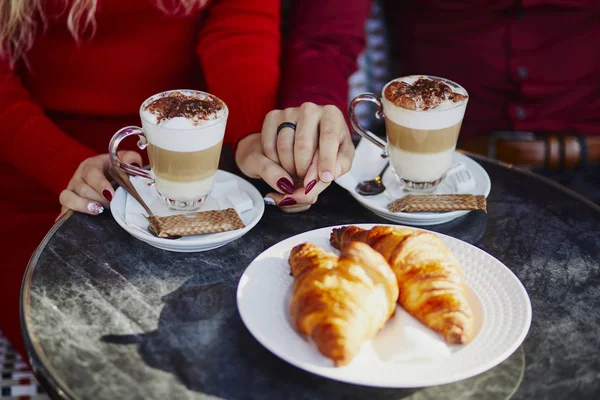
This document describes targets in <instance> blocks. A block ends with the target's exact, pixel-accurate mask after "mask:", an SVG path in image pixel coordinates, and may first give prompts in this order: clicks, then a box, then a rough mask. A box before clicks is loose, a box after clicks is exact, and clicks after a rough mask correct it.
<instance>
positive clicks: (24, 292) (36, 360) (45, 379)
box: [19, 150, 600, 400]
mask: <svg viewBox="0 0 600 400" xmlns="http://www.w3.org/2000/svg"><path fill="white" fill-rule="evenodd" d="M457 151H460V152H461V153H463V154H465V155H467V156H469V157H471V158H473V159H475V160H481V161H485V162H488V163H491V164H495V165H498V166H501V167H504V168H507V169H510V170H513V171H515V172H517V173H520V174H523V175H528V176H530V177H532V178H533V179H537V180H540V181H542V182H544V183H546V184H548V185H550V186H552V187H553V188H555V189H558V190H560V191H562V192H563V193H565V194H567V195H569V196H571V197H573V198H575V199H577V200H579V201H581V202H583V203H584V204H586V205H587V206H588V207H590V208H592V209H593V210H595V211H596V212H598V213H600V205H597V204H596V203H594V202H593V201H591V200H589V199H587V198H585V197H583V196H582V195H580V194H579V193H577V192H575V191H573V190H571V189H569V188H567V187H565V186H563V185H561V184H559V183H558V182H555V181H553V180H552V179H550V178H546V177H545V176H542V175H540V174H537V173H535V172H533V171H529V170H527V169H524V168H520V167H517V166H515V165H513V164H509V163H505V162H503V161H498V160H494V159H491V158H488V157H485V156H482V155H480V154H475V153H471V152H467V151H463V150H457ZM73 214H74V212H73V211H72V210H70V211H69V212H67V213H65V214H63V215H62V216H61V218H60V219H59V220H58V221H56V223H55V224H54V225H53V226H52V228H50V230H49V231H48V233H47V234H46V236H44V239H42V241H41V242H40V244H39V245H38V246H37V247H36V249H35V250H34V252H33V254H32V255H31V258H30V259H29V262H28V263H27V268H26V269H25V273H24V275H23V280H22V283H21V295H20V301H19V317H20V324H21V336H22V338H23V343H24V345H25V346H24V347H25V351H26V352H27V358H28V360H29V364H30V365H31V367H32V370H33V372H34V374H35V375H36V377H37V378H38V381H40V383H41V384H42V385H44V388H45V389H47V391H48V392H50V393H54V394H55V395H56V396H57V397H59V398H62V399H69V400H72V399H76V397H75V396H74V395H73V393H71V392H70V391H69V390H68V389H67V386H66V385H65V384H64V382H62V381H61V380H60V379H59V378H57V377H56V375H54V374H52V368H51V367H50V363H49V361H48V359H47V357H46V355H45V354H44V350H43V349H42V348H41V346H40V344H39V342H38V341H36V340H34V338H35V336H34V335H32V334H30V332H31V330H30V329H28V321H27V316H28V315H29V314H30V313H29V309H30V299H31V298H30V289H31V280H32V276H33V272H34V271H35V267H36V264H37V261H38V259H39V257H40V255H41V253H42V250H44V248H45V247H46V244H48V242H49V241H50V239H51V238H52V236H54V234H55V233H56V231H57V230H58V229H59V228H60V227H61V226H62V224H63V223H64V222H65V221H66V220H67V219H69V218H70V217H71V216H72V215H73ZM32 336H33V337H32Z"/></svg>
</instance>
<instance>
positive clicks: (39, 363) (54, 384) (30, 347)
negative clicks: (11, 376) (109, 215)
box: [19, 210, 76, 400]
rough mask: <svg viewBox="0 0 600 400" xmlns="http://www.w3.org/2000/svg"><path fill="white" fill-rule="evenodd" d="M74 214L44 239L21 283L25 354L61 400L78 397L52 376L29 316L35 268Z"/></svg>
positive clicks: (53, 395)
mask: <svg viewBox="0 0 600 400" xmlns="http://www.w3.org/2000/svg"><path fill="white" fill-rule="evenodd" d="M73 214H74V211H73V210H69V211H68V212H66V213H65V214H63V215H62V216H61V217H60V218H59V219H58V220H57V221H56V222H55V223H54V225H53V226H52V228H50V230H49V231H48V233H46V236H44V239H42V241H41V242H40V244H39V245H38V246H37V247H36V249H35V250H34V251H33V253H32V255H31V257H30V259H29V262H28V263H27V268H26V269H25V273H24V274H23V280H22V282H21V295H20V299H19V319H20V325H21V337H22V339H23V344H24V347H25V352H26V353H27V359H28V361H29V365H30V366H31V369H32V371H33V373H34V374H35V376H36V378H37V380H38V381H39V382H40V384H41V385H42V386H43V387H44V389H45V390H46V392H47V393H48V394H50V396H51V398H60V399H69V400H71V399H75V398H76V397H75V396H74V395H73V394H72V393H71V392H70V391H69V390H68V389H67V385H65V384H64V382H62V381H61V380H60V378H57V376H58V374H52V368H51V367H50V365H51V364H50V362H49V361H48V359H47V357H46V355H45V353H44V350H43V349H42V347H41V346H40V344H39V342H38V341H37V340H36V339H35V335H33V334H31V330H30V329H29V328H28V325H29V322H28V318H27V317H28V316H29V315H30V312H29V310H30V306H31V303H30V301H31V293H30V290H31V281H32V276H33V272H34V270H35V266H36V264H37V261H38V259H39V258H40V255H41V254H42V250H44V248H45V247H46V244H48V242H49V241H50V239H51V238H52V237H53V236H54V234H55V233H56V231H57V230H58V229H59V228H60V227H61V226H62V224H64V222H65V221H66V220H67V219H69V218H70V217H71V216H72V215H73Z"/></svg>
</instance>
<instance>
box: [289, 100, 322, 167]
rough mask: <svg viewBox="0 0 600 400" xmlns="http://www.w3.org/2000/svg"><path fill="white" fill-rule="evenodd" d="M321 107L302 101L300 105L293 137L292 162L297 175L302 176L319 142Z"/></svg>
mask: <svg viewBox="0 0 600 400" xmlns="http://www.w3.org/2000/svg"><path fill="white" fill-rule="evenodd" d="M320 118H321V107H319V106H317V105H315V104H313V103H304V104H302V106H301V107H300V111H299V115H298V124H297V125H298V126H297V129H296V135H295V137H294V163H295V168H296V173H297V174H298V176H300V177H302V178H304V177H305V176H306V172H307V171H308V167H309V166H310V164H311V162H312V158H313V156H314V154H315V151H316V150H317V146H318V144H319V119H320Z"/></svg>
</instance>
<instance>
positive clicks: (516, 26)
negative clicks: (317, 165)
mask: <svg viewBox="0 0 600 400" xmlns="http://www.w3.org/2000/svg"><path fill="white" fill-rule="evenodd" d="M297 3H302V9H303V10H304V11H305V12H306V11H309V12H308V13H305V15H293V16H292V18H291V19H292V20H293V21H294V23H295V24H294V25H293V26H295V27H296V30H295V31H293V32H292V37H295V38H297V39H296V40H297V42H298V43H300V45H298V46H296V47H295V51H294V52H290V53H289V54H287V59H286V65H287V66H294V65H298V66H297V67H295V69H293V70H294V71H296V69H300V65H301V66H302V68H301V71H300V72H294V73H293V74H290V75H293V76H292V77H290V78H289V79H288V78H287V76H288V75H287V74H284V78H286V79H285V81H284V83H285V84H284V86H283V90H284V92H283V97H284V99H288V100H287V101H288V102H287V103H284V104H290V103H289V102H290V99H293V104H294V105H295V104H297V103H300V102H302V101H306V100H310V99H315V98H317V99H320V100H321V101H322V102H327V101H331V100H333V101H334V102H335V104H337V105H338V106H339V107H340V108H341V109H342V110H345V109H346V104H347V102H346V98H345V96H346V93H347V86H346V81H345V80H343V79H342V75H343V73H344V72H345V69H346V67H347V66H348V65H351V66H352V67H354V66H355V55H356V53H357V51H356V49H357V47H355V46H352V45H351V44H352V43H357V42H358V41H359V39H360V37H359V36H360V34H362V30H363V29H364V17H365V13H364V10H365V8H364V5H366V4H369V3H370V1H368V0H355V1H344V0H330V1H327V2H319V1H316V0H304V1H302V2H300V1H298V2H297ZM321 3H325V4H326V8H325V9H324V10H323V11H321V8H322V7H321ZM384 5H385V14H386V18H387V20H388V27H389V29H390V31H391V32H390V36H391V39H392V48H393V50H394V57H393V58H394V61H395V63H394V64H395V66H396V69H395V72H394V75H395V76H401V75H409V74H430V75H437V76H443V77H446V78H449V79H452V80H454V81H456V82H458V83H460V84H461V85H463V86H464V87H465V88H466V89H467V91H468V92H469V95H470V101H469V105H468V106H467V112H466V115H465V120H464V123H463V127H462V130H461V137H462V138H465V137H470V136H477V135H485V134H487V133H488V132H489V131H490V130H494V129H514V130H533V131H576V132H581V133H583V134H587V135H600V1H598V0H523V1H515V0H494V1H481V0H461V1H458V0H455V1H452V0H439V1H438V0H423V1H417V0H384ZM299 7H300V6H299ZM334 10H336V11H334ZM336 13H337V14H338V16H337V17H335V15H336ZM330 26H331V28H330ZM340 29H343V31H342V32H343V34H342V35H340V36H335V35H336V32H338V31H339V30H340ZM330 37H331V38H332V39H328V38H330ZM340 37H341V39H342V40H341V41H340V43H341V45H337V44H336V39H338V38H340ZM308 59H310V60H314V62H308V61H305V60H308ZM288 73H289V71H288ZM290 82H291V83H290ZM319 91H320V92H322V93H324V94H319V95H316V96H315V93H316V92H319ZM313 101H314V100H313Z"/></svg>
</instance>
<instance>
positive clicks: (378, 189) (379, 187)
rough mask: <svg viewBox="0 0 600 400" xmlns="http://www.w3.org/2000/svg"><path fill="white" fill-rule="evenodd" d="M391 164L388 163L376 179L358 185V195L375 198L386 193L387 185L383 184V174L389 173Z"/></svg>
mask: <svg viewBox="0 0 600 400" xmlns="http://www.w3.org/2000/svg"><path fill="white" fill-rule="evenodd" d="M389 166H390V163H387V164H386V165H385V167H384V168H383V170H381V172H380V173H379V175H377V176H376V177H375V178H373V179H371V180H369V181H360V182H359V183H358V185H356V188H354V190H356V193H358V194H360V195H361V196H375V195H377V194H380V193H383V192H385V185H384V184H383V174H385V171H387V169H388V167H389Z"/></svg>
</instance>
